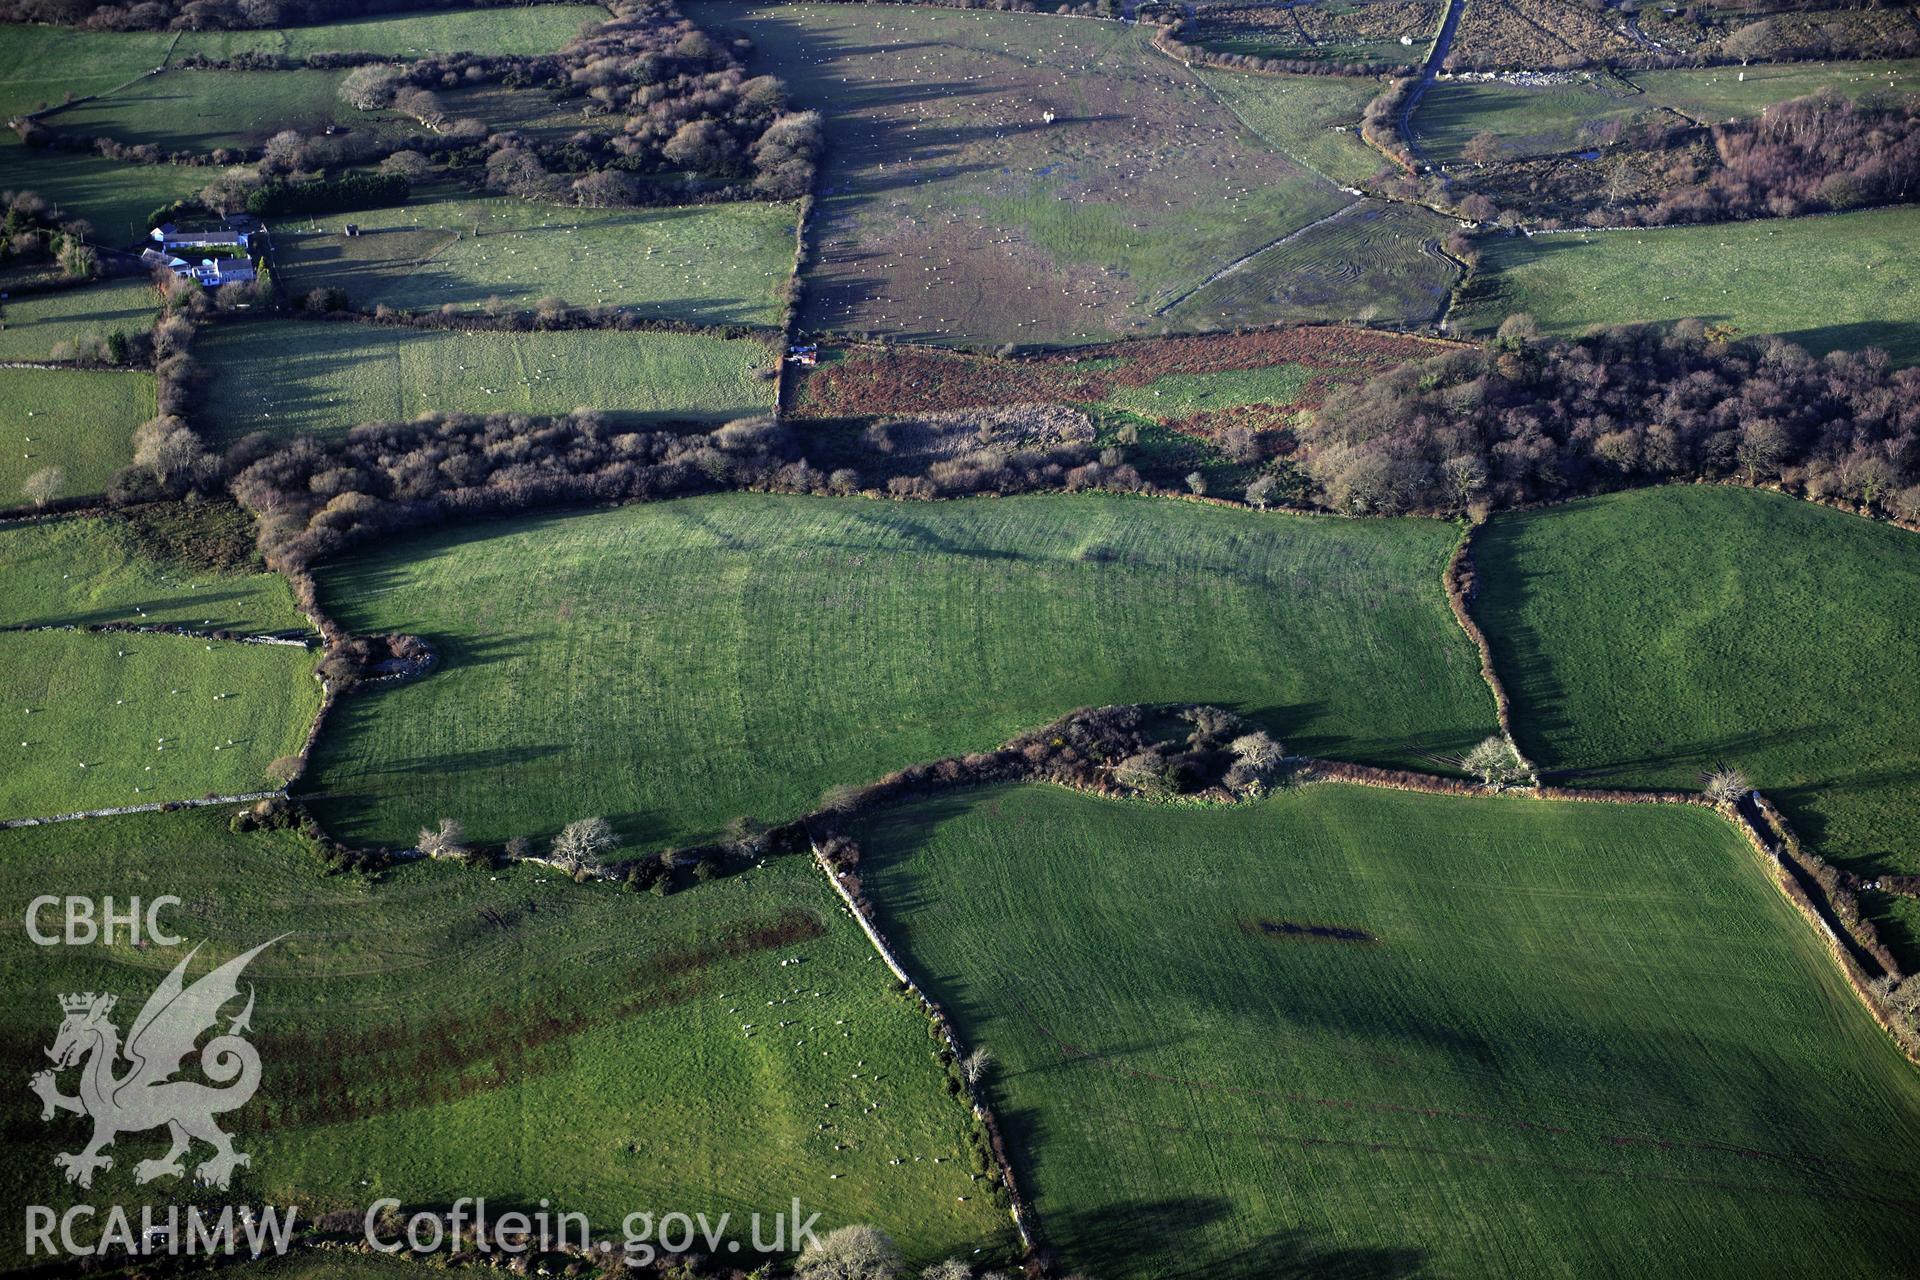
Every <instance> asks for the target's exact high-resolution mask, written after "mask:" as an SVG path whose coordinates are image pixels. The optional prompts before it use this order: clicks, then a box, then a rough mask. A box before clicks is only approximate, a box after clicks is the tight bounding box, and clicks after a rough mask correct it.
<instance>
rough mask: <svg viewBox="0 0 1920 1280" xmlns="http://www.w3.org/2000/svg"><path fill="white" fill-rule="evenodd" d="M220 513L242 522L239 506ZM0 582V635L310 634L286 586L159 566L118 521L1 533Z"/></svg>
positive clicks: (237, 574)
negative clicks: (116, 625)
mask: <svg viewBox="0 0 1920 1280" xmlns="http://www.w3.org/2000/svg"><path fill="white" fill-rule="evenodd" d="M202 510H205V511H208V512H212V511H213V510H214V509H213V508H212V507H211V504H208V505H206V506H204V507H203V508H202ZM222 514H223V515H224V516H225V517H226V520H228V521H240V520H242V519H243V517H241V516H240V515H239V513H238V512H237V511H234V510H233V509H232V508H231V507H229V508H227V509H226V510H225V512H223V513H222ZM222 523H223V524H224V523H225V522H224V521H223V522H222ZM181 536H183V537H185V538H189V539H196V540H199V541H201V542H205V541H208V540H212V539H215V538H226V539H232V538H234V537H238V536H244V535H243V534H240V533H237V532H236V531H234V530H232V529H228V528H215V527H210V526H209V525H195V524H188V525H185V526H183V527H182V529H181ZM0 577H4V578H5V579H6V583H7V590H6V592H5V593H4V594H0V627H44V626H98V625H101V624H102V623H109V622H130V623H136V624H137V623H151V624H156V625H158V624H167V625H176V626H187V627H194V628H197V629H200V630H212V629H216V628H217V629H221V630H227V631H241V632H250V633H266V632H274V631H305V630H307V629H308V623H307V620H306V618H305V616H304V615H302V614H301V613H300V611H299V610H298V609H297V608H295V607H294V603H293V592H292V590H291V589H290V588H289V587H288V586H287V581H286V579H285V578H282V577H280V576H279V575H278V574H273V573H265V572H249V571H232V572H222V571H219V570H214V569H209V568H205V567H203V566H200V565H188V564H183V563H178V562H173V561H169V560H164V559H157V558H155V556H154V555H152V554H149V552H148V551H147V549H145V547H143V545H142V543H141V541H140V539H139V538H138V537H137V535H136V531H135V529H134V527H133V526H132V523H131V521H130V520H129V519H128V518H126V517H124V516H122V515H119V514H115V515H108V516H65V517H61V518H60V519H55V520H38V521H34V522H32V523H30V524H10V525H6V526H4V527H0Z"/></svg>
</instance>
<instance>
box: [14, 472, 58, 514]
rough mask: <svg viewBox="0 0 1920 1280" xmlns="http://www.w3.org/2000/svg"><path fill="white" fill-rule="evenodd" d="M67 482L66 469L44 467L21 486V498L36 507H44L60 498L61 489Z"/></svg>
mask: <svg viewBox="0 0 1920 1280" xmlns="http://www.w3.org/2000/svg"><path fill="white" fill-rule="evenodd" d="M66 482H67V473H66V470H65V468H62V467H42V468H40V469H39V470H38V471H36V472H34V473H33V474H32V475H30V476H28V477H27V479H26V483H24V484H22V485H21V486H20V496H21V497H23V498H25V499H26V500H27V501H28V502H31V503H32V504H33V505H34V506H36V507H44V506H46V505H47V504H48V503H49V502H52V501H53V500H54V499H55V498H57V497H59V496H60V489H61V487H62V486H63V485H65V484H66Z"/></svg>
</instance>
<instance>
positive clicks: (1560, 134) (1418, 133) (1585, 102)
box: [1413, 72, 1732, 161]
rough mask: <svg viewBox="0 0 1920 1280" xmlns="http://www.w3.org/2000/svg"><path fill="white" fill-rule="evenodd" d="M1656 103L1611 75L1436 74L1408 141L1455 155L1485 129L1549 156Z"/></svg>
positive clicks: (1645, 116)
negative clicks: (1552, 78)
mask: <svg viewBox="0 0 1920 1280" xmlns="http://www.w3.org/2000/svg"><path fill="white" fill-rule="evenodd" d="M1688 74H1691V73H1688ZM1727 74H1728V75H1729V76H1731V74H1732V73H1731V72H1729V73H1727ZM1603 85H1604V86H1610V91H1609V90H1608V89H1603V87H1602V86H1603ZM1660 105H1661V104H1660V103H1659V102H1657V101H1655V100H1654V99H1653V97H1652V96H1651V95H1649V94H1638V93H1634V92H1633V91H1632V87H1631V86H1629V85H1627V84H1626V83H1624V82H1622V81H1620V80H1617V79H1614V78H1612V77H1611V76H1603V77H1600V78H1599V79H1597V80H1596V79H1595V78H1591V77H1587V76H1581V77H1580V78H1578V79H1576V80H1574V81H1573V82H1572V83H1569V84H1556V85H1543V86H1533V85H1516V84H1505V83H1502V82H1500V81H1475V80H1441V81H1439V82H1437V83H1436V84H1434V86H1433V88H1432V89H1431V90H1429V91H1428V92H1427V93H1426V94H1425V95H1424V96H1423V97H1422V98H1421V99H1420V107H1419V110H1417V111H1415V112H1414V115H1413V141H1414V144H1415V145H1416V146H1418V147H1419V148H1420V150H1421V152H1422V153H1423V154H1424V155H1427V156H1430V157H1432V158H1433V159H1435V160H1442V161H1450V160H1458V159H1459V158H1460V152H1461V149H1462V148H1463V147H1465V146H1466V145H1467V143H1468V142H1469V141H1470V140H1472V138H1473V137H1474V136H1475V135H1476V134H1478V133H1481V132H1483V131H1484V132H1490V133H1493V134H1494V135H1496V136H1497V137H1498V138H1499V139H1500V142H1501V145H1502V147H1503V148H1504V149H1505V151H1506V153H1507V154H1508V155H1509V156H1510V157H1511V156H1533V155H1552V154H1555V153H1558V152H1562V151H1573V150H1575V149H1577V148H1580V147H1584V146H1589V145H1591V144H1592V143H1593V140H1594V139H1593V134H1592V133H1591V132H1590V131H1591V130H1593V129H1595V128H1597V127H1599V126H1600V125H1602V124H1606V123H1609V122H1612V121H1619V122H1621V123H1622V124H1636V123H1638V122H1640V121H1642V120H1649V119H1652V118H1654V117H1655V116H1657V115H1658V114H1660ZM1668 119H1669V120H1671V119H1672V117H1671V116H1669V117H1668ZM1675 123H1680V122H1679V121H1675Z"/></svg>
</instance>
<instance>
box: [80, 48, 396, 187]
mask: <svg viewBox="0 0 1920 1280" xmlns="http://www.w3.org/2000/svg"><path fill="white" fill-rule="evenodd" d="M345 74H346V73H345V72H343V71H169V72H167V73H166V74H165V75H159V76H150V77H148V78H146V79H144V80H141V81H139V82H138V83H136V84H131V85H128V86H127V87H126V88H124V89H121V90H119V91H118V92H115V93H111V94H108V95H106V96H105V97H102V98H96V99H94V100H93V101H91V102H83V103H80V104H79V105H77V106H74V107H70V108H68V109H66V110H63V111H58V112H55V113H54V114H52V115H50V116H47V117H46V118H45V120H46V123H47V125H48V126H49V127H50V128H53V129H55V130H58V131H59V132H62V133H72V134H81V135H83V136H86V137H102V136H104V137H109V138H112V139H114V140H115V141H118V142H123V143H126V144H128V145H133V144H138V143H151V144H152V145H154V146H156V147H159V148H160V149H161V150H162V151H188V152H194V153H197V154H204V153H206V152H209V151H213V150H216V149H218V148H220V147H258V146H260V145H261V144H262V143H264V142H265V141H266V140H267V139H268V138H270V137H272V136H273V135H274V134H276V133H279V132H280V131H281V130H282V129H297V130H299V131H300V132H301V133H319V132H320V131H321V130H323V129H325V128H326V127H327V126H328V125H333V124H341V125H347V126H350V127H355V128H366V127H367V122H368V121H382V122H383V127H398V128H402V129H408V130H410V129H411V128H412V126H411V124H410V123H404V122H402V123H395V124H392V125H387V124H385V123H384V122H387V121H389V120H395V121H397V118H396V117H391V116H390V115H389V114H388V113H381V112H360V111H355V110H354V109H353V108H352V107H349V106H348V105H347V104H346V103H344V102H342V101H341V100H340V93H339V89H340V80H341V77H342V76H344V75H345ZM121 167H122V168H126V169H135V168H139V167H143V166H135V165H123V166H121ZM189 172H191V171H189ZM204 176H205V177H211V176H212V175H211V174H209V175H204ZM203 181H204V178H203ZM191 185H195V186H198V185H201V183H191Z"/></svg>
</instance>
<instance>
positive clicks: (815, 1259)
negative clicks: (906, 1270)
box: [793, 1226, 901, 1280]
mask: <svg viewBox="0 0 1920 1280" xmlns="http://www.w3.org/2000/svg"><path fill="white" fill-rule="evenodd" d="M900 1269H901V1258H900V1250H899V1248H898V1247H897V1246H896V1245H895V1244H894V1243H893V1241H892V1240H891V1239H889V1238H888V1237H887V1235H886V1233H885V1232H883V1231H881V1230H880V1229H879V1228H877V1227H867V1226H851V1227H841V1228H839V1229H838V1230H836V1231H830V1232H828V1233H827V1234H826V1235H824V1236H821V1237H820V1238H818V1239H816V1240H814V1241H813V1242H812V1243H811V1244H809V1245H808V1246H807V1247H806V1249H805V1250H804V1251H802V1252H801V1254H800V1260H799V1261H798V1262H796V1263H794V1266H793V1274H794V1276H795V1277H796V1278H797V1280H898V1277H899V1275H900Z"/></svg>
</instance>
